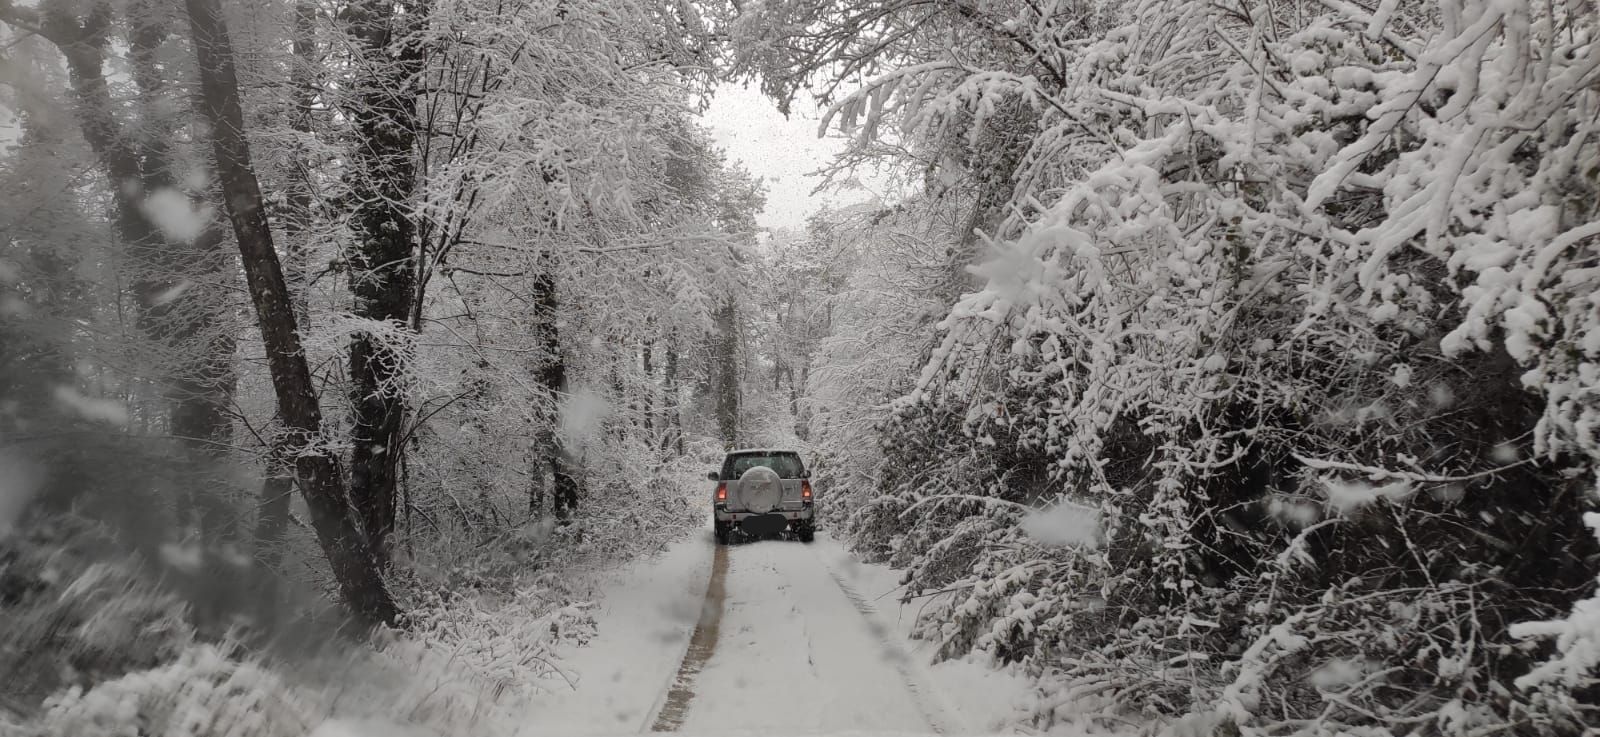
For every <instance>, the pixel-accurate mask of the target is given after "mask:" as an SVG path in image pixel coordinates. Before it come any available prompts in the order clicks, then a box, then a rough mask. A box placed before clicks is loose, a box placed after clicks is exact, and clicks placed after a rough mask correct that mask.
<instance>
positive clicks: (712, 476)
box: [706, 471, 722, 481]
mask: <svg viewBox="0 0 1600 737" xmlns="http://www.w3.org/2000/svg"><path fill="white" fill-rule="evenodd" d="M706 478H707V479H710V480H712V481H720V480H721V479H722V474H720V473H717V472H716V471H712V472H711V473H708V474H706Z"/></svg>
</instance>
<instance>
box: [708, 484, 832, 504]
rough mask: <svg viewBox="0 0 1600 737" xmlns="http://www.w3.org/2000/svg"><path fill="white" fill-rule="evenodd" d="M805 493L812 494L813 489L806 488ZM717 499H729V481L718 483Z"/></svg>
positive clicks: (720, 500)
mask: <svg viewBox="0 0 1600 737" xmlns="http://www.w3.org/2000/svg"><path fill="white" fill-rule="evenodd" d="M805 493H806V496H807V497H810V496H811V490H810V489H806V492H805ZM717 501H719V502H725V501H728V482H726V481H724V482H722V483H720V484H717Z"/></svg>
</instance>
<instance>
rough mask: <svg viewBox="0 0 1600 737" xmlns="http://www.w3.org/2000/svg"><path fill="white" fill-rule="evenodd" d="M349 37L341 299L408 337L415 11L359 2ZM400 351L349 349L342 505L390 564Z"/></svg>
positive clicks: (402, 415)
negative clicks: (357, 70)
mask: <svg viewBox="0 0 1600 737" xmlns="http://www.w3.org/2000/svg"><path fill="white" fill-rule="evenodd" d="M347 12H348V17H349V20H350V34H351V36H352V37H353V38H354V39H355V41H356V42H357V44H358V45H359V47H360V49H361V51H362V56H363V59H362V61H361V68H362V69H363V72H362V75H361V78H360V79H359V80H358V81H357V82H356V84H357V94H358V99H357V100H356V104H355V106H354V108H353V110H352V113H351V118H352V123H353V124H354V127H355V130H356V135H357V140H356V145H355V147H354V150H353V151H352V152H351V159H352V162H353V163H354V171H353V173H352V175H351V179H350V190H351V195H352V198H353V200H354V201H355V202H356V203H357V205H356V211H355V228H356V233H355V236H356V247H355V250H354V253H352V254H351V258H350V291H351V294H352V295H353V296H354V298H355V305H354V312H355V315H356V316H357V317H362V318H366V319H369V320H379V321H383V322H385V323H389V324H390V326H391V328H392V334H401V333H404V332H406V331H408V330H409V328H408V324H409V320H410V318H411V306H412V298H413V285H414V280H415V278H416V277H415V273H416V272H415V266H416V265H415V263H414V257H415V252H416V239H417V232H416V223H415V221H414V220H413V218H412V215H413V212H412V198H413V195H414V193H415V189H416V177H417V152H416V144H417V109H416V93H415V90H414V88H413V84H414V80H415V79H416V77H417V75H418V74H419V73H420V72H421V71H422V64H423V54H424V51H425V49H424V48H423V46H422V44H421V41H420V39H418V38H416V32H417V31H420V30H421V26H420V24H421V23H422V22H423V19H424V17H425V15H426V8H425V7H424V6H423V5H422V4H420V3H416V4H408V5H406V6H405V7H404V8H401V7H399V5H398V4H397V3H394V2H392V1H391V0H363V2H359V3H356V4H354V5H352V6H350V7H349V8H348V9H347ZM408 352H409V351H408V350H407V349H406V347H404V346H399V345H396V340H395V339H393V338H392V337H389V338H386V337H380V336H375V335H373V334H372V333H370V332H360V333H357V334H356V335H355V337H354V338H353V339H352V340H351V343H350V380H351V389H350V393H351V396H350V400H351V404H352V406H353V407H354V416H353V417H352V423H351V438H350V440H351V444H352V450H351V454H350V498H351V501H352V502H353V503H354V504H355V505H356V509H357V510H358V511H359V512H360V514H361V517H362V521H363V527H364V529H365V530H366V533H367V538H368V539H369V540H370V541H371V542H372V546H373V550H374V551H375V552H376V554H377V556H378V559H379V561H380V562H381V563H382V564H383V565H385V566H387V565H388V562H389V545H390V541H389V538H390V534H391V533H392V532H393V531H394V524H395V511H396V509H397V506H396V493H397V481H398V478H399V475H398V472H399V468H400V455H401V454H402V453H404V452H405V448H404V445H403V444H402V443H401V442H400V438H401V435H402V432H403V429H404V424H405V419H406V412H407V407H406V400H405V392H404V389H403V387H402V386H401V382H402V380H403V377H404V373H405V370H404V364H405V362H406V361H407V360H408V356H407V353H408Z"/></svg>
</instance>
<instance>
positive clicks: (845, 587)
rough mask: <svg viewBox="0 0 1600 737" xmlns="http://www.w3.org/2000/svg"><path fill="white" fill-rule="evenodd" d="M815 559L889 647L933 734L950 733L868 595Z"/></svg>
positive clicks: (895, 668)
mask: <svg viewBox="0 0 1600 737" xmlns="http://www.w3.org/2000/svg"><path fill="white" fill-rule="evenodd" d="M817 562H818V563H819V564H820V565H821V566H822V567H823V569H824V570H826V571H827V572H828V577H829V578H832V579H833V582H834V584H835V585H837V586H838V587H839V590H840V591H843V592H844V597H845V598H846V599H849V600H850V604H851V606H854V607H855V608H856V612H857V613H859V614H860V615H861V616H862V617H864V618H865V619H866V620H867V626H868V628H869V629H871V631H872V633H873V634H874V635H876V636H877V637H878V639H879V640H881V641H882V644H883V646H884V647H886V648H890V650H891V652H893V653H894V656H895V657H894V658H893V663H894V670H895V672H896V673H898V674H899V675H900V681H901V683H902V685H904V686H905V687H906V691H907V692H909V693H910V694H911V699H912V701H913V702H915V703H916V705H917V710H918V711H920V712H922V717H923V719H924V720H925V721H927V723H928V728H929V729H931V730H933V732H934V734H950V730H948V729H946V725H947V724H949V719H948V717H947V716H946V715H945V713H944V709H943V707H941V706H939V704H938V703H937V702H935V701H933V700H932V699H930V698H929V693H928V692H929V691H930V690H931V688H929V687H928V686H926V685H925V684H926V682H925V681H924V680H923V679H922V678H921V677H920V676H919V675H918V674H917V673H916V672H915V671H914V670H913V669H912V666H911V655H910V653H907V652H906V651H905V648H903V647H901V646H900V644H899V643H897V642H895V641H894V640H893V639H892V638H893V634H892V633H891V631H890V630H889V629H888V628H887V627H885V626H883V623H882V622H880V621H879V620H878V608H877V607H876V606H874V605H873V604H872V602H871V601H869V600H868V599H867V597H865V596H862V595H861V592H859V591H856V589H855V587H854V586H851V585H850V583H849V582H848V581H846V580H844V577H843V576H841V575H839V571H838V570H837V569H835V568H834V567H833V566H831V565H829V564H828V562H827V561H825V560H822V556H821V555H817Z"/></svg>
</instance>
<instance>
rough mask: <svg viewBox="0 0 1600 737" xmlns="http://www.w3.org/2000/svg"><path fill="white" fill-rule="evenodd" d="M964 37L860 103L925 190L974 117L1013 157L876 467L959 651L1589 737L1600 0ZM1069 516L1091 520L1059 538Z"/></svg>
mask: <svg viewBox="0 0 1600 737" xmlns="http://www.w3.org/2000/svg"><path fill="white" fill-rule="evenodd" d="M796 5H799V3H789V4H782V5H781V7H784V8H789V7H793V6H796ZM944 7H945V6H942V5H938V4H935V5H932V6H929V7H927V8H919V9H918V10H917V11H916V12H919V13H920V12H926V13H937V12H940V9H941V8H944ZM773 12H787V11H773ZM864 12H865V11H864ZM885 12H888V11H885ZM871 17H872V18H873V19H878V18H879V16H875V15H874V16H871ZM1069 19H1070V23H1069ZM863 22H864V21H863ZM945 22H947V23H950V24H952V25H954V26H955V27H957V28H959V29H961V30H960V31H958V32H959V33H967V34H971V36H972V37H973V38H974V39H975V43H980V44H985V45H984V46H983V48H984V49H985V50H986V52H987V53H985V54H977V55H971V54H949V53H945V52H942V51H939V50H937V49H938V47H937V46H933V45H928V46H922V47H913V46H911V44H913V42H912V41H907V40H904V39H905V38H909V37H910V36H909V35H908V36H906V37H899V38H897V42H899V43H902V44H903V45H902V46H896V47H895V49H896V51H897V52H899V53H904V54H907V55H908V56H909V57H910V58H911V59H912V60H913V61H914V62H916V63H910V64H901V65H898V68H897V69H895V70H894V71H890V72H888V73H886V74H884V75H883V76H881V77H880V78H878V79H877V80H875V81H874V82H872V83H869V84H868V85H867V87H866V88H865V89H864V90H862V91H860V92H859V93H857V94H855V95H853V96H850V97H848V98H846V99H844V100H842V101H840V102H839V103H838V104H837V105H836V106H835V112H836V113H837V117H836V118H835V119H834V121H835V122H836V123H842V125H843V127H844V128H846V129H847V130H850V131H851V132H854V133H856V134H858V135H859V136H860V137H861V138H862V140H863V141H870V140H873V139H874V138H875V137H881V136H880V135H879V131H881V130H883V129H884V128H886V127H888V126H890V125H897V127H898V134H899V135H902V136H905V137H907V138H909V139H910V141H911V143H912V148H913V150H916V151H918V152H920V153H921V154H922V156H921V157H920V158H918V159H917V160H916V161H917V165H918V166H925V165H926V164H925V163H924V162H926V161H928V160H930V159H932V160H936V161H940V163H939V164H937V167H941V168H943V170H944V171H942V172H939V173H938V174H930V175H928V179H929V180H930V181H938V180H939V176H940V175H943V176H944V177H946V178H947V179H956V178H959V177H960V176H962V175H963V173H964V172H963V171H962V170H961V169H960V166H959V163H957V162H954V161H951V160H949V159H940V158H939V157H940V156H942V155H943V153H944V152H946V151H949V150H952V149H954V150H956V151H964V150H965V149H964V148H963V145H964V144H962V143H952V141H962V140H967V141H971V140H976V139H977V138H978V137H979V136H980V135H987V134H986V133H984V131H987V130H989V129H994V128H997V127H1001V128H1005V129H1006V130H1008V131H1010V132H1011V133H1012V134H1013V135H1012V136H1010V137H1009V138H1008V137H1005V136H998V135H996V136H992V138H994V139H996V140H1004V141H1010V142H1011V143H1012V145H1014V146H1016V147H1017V149H1018V150H1019V151H1020V161H1021V163H1020V165H1019V167H1018V169H1017V172H1016V174H1015V176H1014V177H1012V178H1011V179H1010V184H1011V186H1012V189H1011V191H1010V193H1009V199H1008V201H1007V202H1006V204H1005V207H1004V208H1003V210H1004V213H1005V219H1004V220H1003V221H999V222H996V223H995V224H994V225H993V227H990V228H987V229H986V230H987V238H986V242H987V244H988V247H989V253H988V255H987V256H985V258H984V259H983V260H982V263H980V264H979V265H978V266H976V267H975V268H974V269H973V273H974V275H975V276H976V277H977V278H978V280H979V281H980V285H979V288H977V289H974V290H972V291H970V292H969V293H967V294H965V295H964V296H962V297H960V298H959V299H957V300H955V301H954V303H953V304H952V305H951V307H950V309H949V312H948V316H947V317H946V318H945V319H944V321H943V322H942V323H941V324H940V330H939V335H938V337H937V343H936V345H935V347H934V350H933V351H932V355H931V357H930V360H928V361H927V362H926V363H925V365H924V367H923V369H922V371H921V373H920V376H919V377H918V379H917V381H916V383H915V386H914V388H912V389H911V390H910V391H909V392H907V393H906V396H904V397H903V398H902V399H901V400H899V402H898V403H897V405H896V408H895V411H894V413H893V415H892V416H891V417H889V418H888V419H887V420H886V421H885V422H884V423H883V425H882V427H881V430H880V431H879V436H880V438H881V446H880V447H881V450H882V453H883V460H882V464H881V466H879V468H880V469H881V470H880V472H879V473H878V474H877V475H876V476H875V477H874V478H873V479H871V481H870V482H869V483H862V482H861V480H859V479H858V480H857V481H856V483H855V485H854V486H853V487H851V488H850V490H849V493H851V494H853V495H854V496H855V497H856V499H855V500H854V501H852V502H851V504H852V505H854V506H855V507H856V508H859V509H861V510H862V513H861V514H860V516H859V518H858V519H857V520H856V522H855V523H854V526H853V527H852V532H853V534H854V535H855V538H856V539H857V541H858V542H859V543H860V544H861V545H862V546H864V547H865V548H867V549H868V550H871V551H874V552H876V553H879V554H882V555H885V556H888V557H889V558H890V559H891V560H893V561H894V562H896V563H897V564H900V565H904V566H906V567H907V576H908V583H909V587H908V596H933V598H934V599H935V601H934V603H933V604H930V605H928V606H927V607H925V608H924V609H923V612H924V615H923V617H924V619H923V622H924V634H926V635H928V636H930V637H933V638H936V639H938V640H939V642H940V643H941V648H940V652H941V653H942V654H943V655H946V656H956V655H962V654H966V653H969V652H978V653H983V654H987V655H989V656H992V657H994V658H996V659H997V660H1001V661H1006V662H1014V663H1017V664H1019V665H1020V667H1023V668H1026V669H1028V670H1030V671H1032V672H1034V673H1037V674H1040V675H1044V676H1047V678H1048V680H1049V682H1053V683H1058V684H1061V685H1060V687H1059V689H1058V690H1059V691H1060V693H1059V694H1058V696H1059V698H1062V699H1066V698H1072V699H1077V700H1080V701H1081V702H1089V703H1092V704H1094V706H1095V707H1096V708H1098V709H1100V710H1101V713H1102V714H1104V715H1105V716H1106V717H1107V718H1111V719H1119V718H1126V717H1129V716H1152V717H1154V716H1167V717H1174V718H1180V717H1181V718H1180V719H1178V720H1177V721H1175V722H1173V727H1172V729H1173V730H1174V731H1175V732H1176V733H1185V732H1193V733H1210V732H1211V731H1213V730H1219V731H1220V730H1237V731H1240V732H1247V733H1257V734H1282V733H1293V732H1306V733H1319V730H1320V731H1326V732H1329V733H1332V732H1337V731H1340V730H1355V731H1360V732H1361V733H1364V734H1374V735H1377V734H1399V733H1404V732H1408V731H1411V730H1413V729H1420V730H1424V731H1428V732H1431V733H1441V734H1469V733H1476V732H1479V731H1492V730H1503V731H1520V732H1525V733H1569V732H1578V731H1581V730H1582V729H1583V727H1584V725H1586V724H1589V723H1591V722H1592V720H1593V718H1594V715H1593V713H1592V711H1589V710H1587V709H1586V708H1584V707H1582V706H1581V704H1583V703H1584V702H1585V700H1590V699H1592V698H1593V697H1594V695H1595V694H1594V692H1593V680H1592V676H1590V675H1586V674H1587V673H1588V672H1589V671H1588V669H1589V668H1590V667H1591V665H1592V659H1591V656H1590V655H1589V654H1588V652H1589V648H1590V646H1591V644H1592V643H1593V642H1594V636H1593V634H1592V633H1590V634H1585V633H1586V632H1588V628H1591V627H1592V626H1593V623H1592V620H1593V618H1592V617H1591V616H1589V614H1590V610H1591V609H1592V606H1593V600H1589V601H1583V600H1585V599H1587V598H1588V597H1590V596H1591V595H1592V591H1593V586H1594V581H1593V574H1594V567H1595V562H1596V553H1597V547H1596V544H1595V540H1594V538H1593V536H1592V535H1590V534H1589V532H1588V531H1587V530H1585V529H1584V527H1583V525H1582V514H1583V512H1585V511H1586V510H1590V509H1592V508H1593V507H1594V505H1595V503H1596V475H1595V474H1596V468H1597V464H1600V452H1597V451H1596V447H1597V441H1596V437H1597V436H1596V434H1595V427H1596V426H1597V422H1596V420H1597V418H1600V415H1596V414H1595V412H1596V407H1597V406H1600V405H1596V403H1595V402H1594V398H1595V396H1596V391H1597V390H1596V387H1597V386H1600V373H1597V371H1600V369H1597V368H1596V367H1597V366H1600V342H1596V341H1595V340H1594V339H1593V336H1594V335H1596V334H1597V331H1600V312H1597V311H1596V309H1595V303H1594V295H1595V294H1596V293H1600V281H1597V279H1600V276H1597V274H1596V272H1595V270H1594V269H1593V268H1591V267H1592V266H1593V263H1594V261H1595V259H1596V258H1597V255H1596V254H1597V249H1600V226H1597V225H1596V223H1597V222H1600V128H1597V127H1596V125H1597V124H1596V118H1595V115H1594V112H1595V110H1597V109H1600V86H1597V81H1596V77H1595V72H1596V70H1597V69H1600V43H1597V39H1596V34H1597V32H1600V28H1597V16H1596V14H1595V13H1594V12H1593V9H1592V7H1590V6H1589V5H1587V4H1579V5H1536V4H1524V3H1496V2H1479V1H1478V0H1443V1H1441V2H1436V3H1396V2H1383V3H1379V4H1378V8H1377V9H1376V11H1369V10H1365V9H1363V8H1361V7H1358V6H1356V5H1354V4H1348V3H1335V2H1284V3H1189V2H1179V1H1176V0H1174V1H1171V2H1168V1H1166V0H1150V1H1148V2H1140V3H1133V4H1129V5H1126V6H1121V5H1115V4H1094V3H1088V4H1081V5H1079V6H1074V7H1073V8H1071V10H1070V11H1068V10H1067V9H1064V8H1055V7H1054V6H1052V8H1048V9H1041V8H1038V7H1035V6H1032V5H1027V4H1021V3H1016V4H1002V6H1000V7H994V8H990V9H989V14H988V15H984V14H978V15H972V14H968V15H962V14H960V13H958V12H956V11H955V10H951V11H950V18H947V19H945ZM1064 23H1067V24H1068V25H1063V24H1064ZM1073 24H1076V25H1073ZM930 25H937V24H930ZM939 27H940V28H941V29H943V28H944V26H939ZM944 32H945V31H944V30H941V31H940V33H944ZM774 48H783V47H774ZM1021 49H1025V50H1026V51H1027V53H1022V51H1021ZM1041 49H1046V50H1047V51H1041ZM873 53H876V52H873ZM1013 54H1015V55H1016V56H1013ZM895 60H896V61H902V59H898V58H897V59H895ZM1008 64H1012V65H1011V66H1008ZM984 65H988V66H987V67H985V66H984ZM1019 105H1021V106H1023V107H1026V108H1028V109H1031V110H1033V111H1035V113H1036V115H1035V118H1034V119H1031V120H1030V119H1028V118H1027V117H1026V116H1017V115H1015V114H1012V113H1010V112H1009V111H1012V110H1014V109H1015V108H1016V107H1017V106H1019ZM1019 121H1021V122H1020V123H1019ZM901 150H904V149H901ZM980 206H981V203H980V205H974V206H973V207H974V209H975V210H977V209H979V208H980ZM975 221H979V220H978V218H976V216H975ZM847 327H850V326H847ZM849 337H852V336H848V335H847V336H843V338H841V339H848V338H849ZM1062 501H1064V502H1065V503H1068V504H1072V505H1075V506H1076V507H1078V508H1083V507H1086V508H1087V509H1089V510H1091V512H1092V516H1093V518H1094V519H1096V520H1097V523H1098V526H1099V531H1098V534H1097V535H1094V536H1091V537H1092V539H1093V540H1095V541H1096V544H1094V545H1068V546H1064V547H1063V546H1061V545H1058V544H1053V543H1055V542H1059V539H1058V538H1060V537H1061V536H1058V535H1054V534H1050V533H1052V532H1054V531H1057V530H1054V529H1052V528H1044V529H1043V530H1041V529H1040V528H1038V527H1037V523H1036V522H1031V521H1030V520H1034V519H1035V516H1034V514H1033V513H1032V512H1030V511H1029V510H1031V509H1035V508H1040V507H1046V506H1049V505H1052V504H1059V503H1061V502H1062ZM1064 524H1065V523H1064ZM1071 525H1073V526H1074V529H1076V528H1077V527H1078V526H1079V525H1080V521H1079V520H1078V519H1076V518H1074V520H1073V521H1072V522H1071ZM1030 528H1032V529H1031V530H1030ZM1041 531H1042V532H1044V533H1045V534H1042V535H1040V534H1038V533H1040V532H1041ZM1030 532H1032V533H1034V534H1033V535H1032V536H1030V534H1029V533H1030ZM1083 537H1084V536H1083V535H1073V536H1071V538H1072V539H1082V538H1083ZM1101 541H1103V544H1100V543H1101ZM1574 602H1578V604H1577V607H1576V608H1575V609H1571V608H1572V607H1573V606H1574ZM1569 609H1570V611H1571V612H1572V613H1571V615H1570V616H1569V615H1568V614H1567V612H1568V611H1569ZM1530 621H1543V622H1551V624H1547V625H1523V626H1522V627H1520V628H1514V625H1516V624H1517V623H1519V622H1530ZM1545 637H1548V638H1553V640H1554V641H1553V643H1549V644H1546V643H1545V642H1544V641H1542V640H1541V638H1545ZM1552 646H1553V647H1552ZM1552 653H1554V655H1555V658H1556V659H1555V660H1552V661H1550V663H1549V665H1547V666H1541V665H1540V663H1541V662H1542V661H1543V659H1544V658H1546V657H1549V656H1551V655H1552ZM1530 673H1531V674H1533V675H1528V676H1527V677H1524V676H1525V674H1530ZM1558 673H1561V674H1567V675H1566V677H1557V676H1556V674H1558ZM1091 711H1092V710H1091ZM1056 716H1057V715H1056V714H1055V713H1054V712H1053V711H1052V710H1049V709H1047V710H1045V711H1042V712H1041V714H1040V719H1041V721H1042V722H1048V721H1050V720H1052V719H1055V718H1056ZM1196 730H1198V732H1196Z"/></svg>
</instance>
